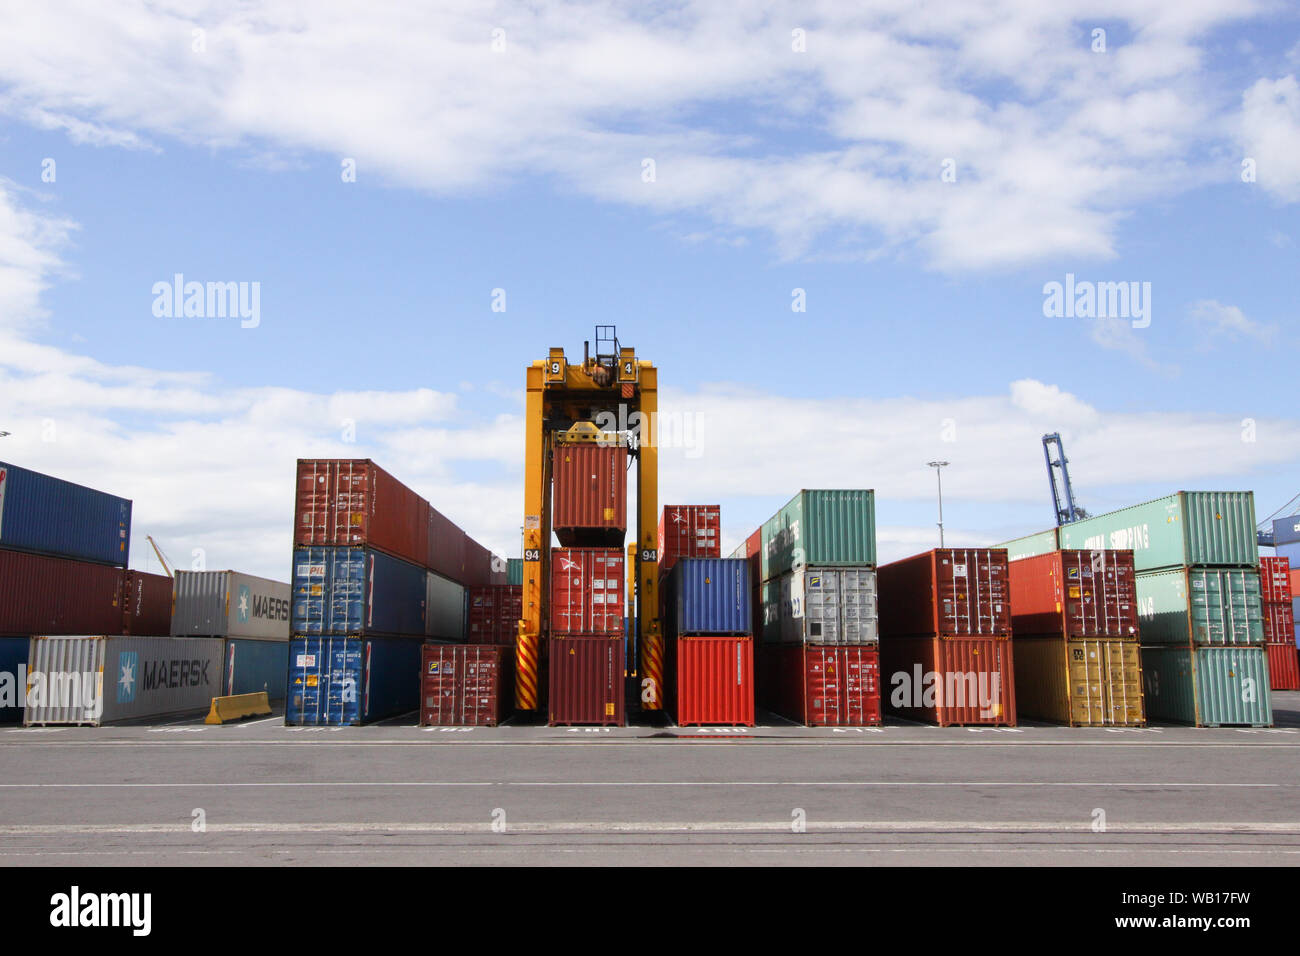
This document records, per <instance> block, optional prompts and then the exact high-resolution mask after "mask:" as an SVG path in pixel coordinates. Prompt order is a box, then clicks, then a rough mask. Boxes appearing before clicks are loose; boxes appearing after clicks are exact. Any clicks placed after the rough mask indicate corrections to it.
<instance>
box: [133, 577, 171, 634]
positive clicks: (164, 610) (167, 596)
mask: <svg viewBox="0 0 1300 956" xmlns="http://www.w3.org/2000/svg"><path fill="white" fill-rule="evenodd" d="M171 627H172V579H171V578H169V577H168V576H167V575H165V574H146V573H145V572H144V571H127V572H126V574H125V575H123V577H122V633H123V634H138V635H142V636H144V635H147V636H151V637H162V636H166V635H169V634H171Z"/></svg>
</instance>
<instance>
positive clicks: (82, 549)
mask: <svg viewBox="0 0 1300 956" xmlns="http://www.w3.org/2000/svg"><path fill="white" fill-rule="evenodd" d="M130 544H131V502H130V501H128V500H127V499H126V498H118V497H117V496H115V495H108V494H105V493H104V492H102V491H96V490H95V489H93V488H86V487H85V486H83V485H74V484H73V483H72V482H70V481H63V480H62V479H61V478H52V477H50V476H49V475H42V474H41V473H40V472H39V471H30V470H28V469H26V468H19V467H18V466H17V465H10V464H6V463H5V462H2V461H0V548H9V549H11V550H14V551H31V552H34V553H36V554H49V555H54V556H55V557H63V558H76V559H78V560H80V561H93V562H95V563H96V564H111V565H114V566H116V567H123V568H124V567H126V561H127V557H128V550H129V548H130Z"/></svg>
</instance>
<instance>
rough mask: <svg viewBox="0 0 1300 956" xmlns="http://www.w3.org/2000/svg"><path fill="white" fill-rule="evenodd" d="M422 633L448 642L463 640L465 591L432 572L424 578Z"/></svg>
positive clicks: (453, 582)
mask: <svg viewBox="0 0 1300 956" xmlns="http://www.w3.org/2000/svg"><path fill="white" fill-rule="evenodd" d="M424 633H425V635H426V636H428V637H440V638H443V639H444V640H448V641H463V640H464V639H465V589H464V588H463V587H461V586H460V585H459V584H457V583H456V582H455V581H452V580H450V579H448V578H444V577H443V576H442V575H441V574H435V573H434V572H432V571H429V572H427V573H426V574H425V578H424Z"/></svg>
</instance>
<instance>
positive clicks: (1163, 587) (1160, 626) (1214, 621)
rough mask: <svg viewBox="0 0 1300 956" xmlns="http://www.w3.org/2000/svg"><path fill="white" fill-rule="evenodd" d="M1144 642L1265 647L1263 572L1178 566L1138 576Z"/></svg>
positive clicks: (1140, 626) (1141, 632)
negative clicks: (1261, 576) (1261, 586)
mask: <svg viewBox="0 0 1300 956" xmlns="http://www.w3.org/2000/svg"><path fill="white" fill-rule="evenodd" d="M1137 600H1138V622H1139V633H1140V634H1141V640H1142V643H1143V644H1181V645H1187V644H1197V645H1208V646H1219V647H1223V646H1234V647H1236V646H1249V645H1254V644H1263V643H1264V606H1263V604H1262V603H1261V598H1260V584H1259V572H1257V571H1255V570H1253V569H1251V570H1247V569H1245V568H1178V569H1176V570H1173V571H1156V572H1149V573H1147V574H1139V575H1138V576H1137Z"/></svg>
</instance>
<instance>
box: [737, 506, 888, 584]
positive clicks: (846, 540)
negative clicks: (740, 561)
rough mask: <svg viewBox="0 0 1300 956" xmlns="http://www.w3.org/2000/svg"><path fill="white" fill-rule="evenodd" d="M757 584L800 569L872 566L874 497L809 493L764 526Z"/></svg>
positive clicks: (873, 557)
mask: <svg viewBox="0 0 1300 956" xmlns="http://www.w3.org/2000/svg"><path fill="white" fill-rule="evenodd" d="M761 532H762V545H763V553H762V579H763V580H764V581H766V580H769V579H771V578H774V577H779V576H780V575H782V574H784V573H785V572H786V571H789V570H791V569H792V568H794V567H795V566H797V565H799V564H811V565H855V566H861V567H874V566H875V564H876V494H875V492H874V491H870V490H868V489H857V490H821V489H815V490H808V489H805V490H803V491H800V492H799V493H798V494H797V495H795V496H794V497H793V498H792V499H790V501H789V502H787V503H786V504H785V506H784V507H782V508H781V510H780V511H778V512H777V513H776V514H775V515H773V516H772V517H771V518H769V519H768V520H767V521H765V522H764V523H763V527H762V529H761Z"/></svg>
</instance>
